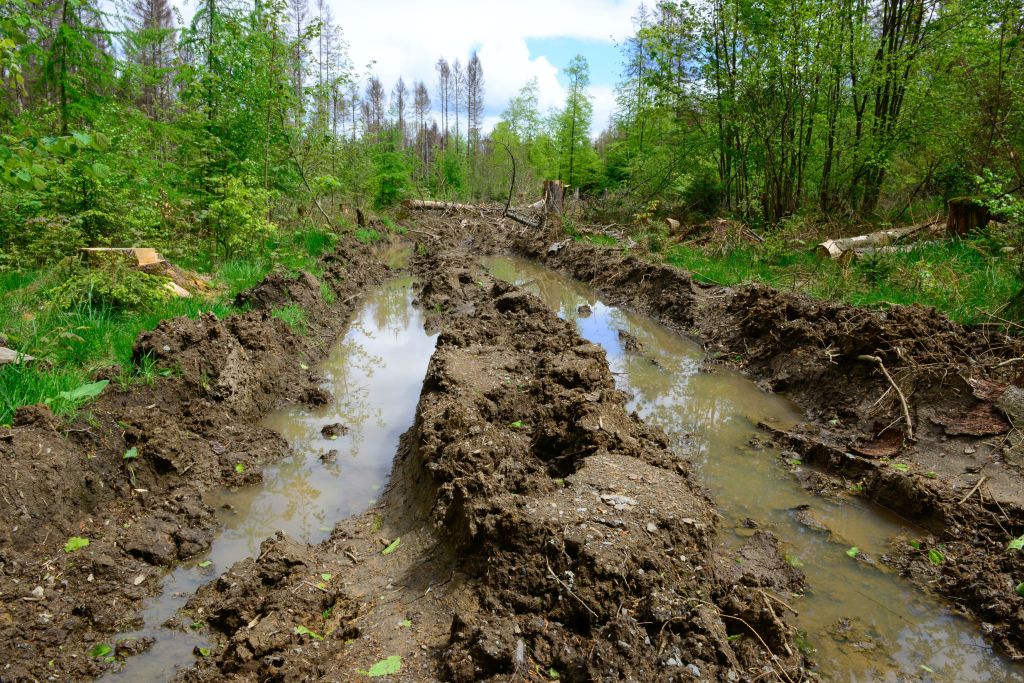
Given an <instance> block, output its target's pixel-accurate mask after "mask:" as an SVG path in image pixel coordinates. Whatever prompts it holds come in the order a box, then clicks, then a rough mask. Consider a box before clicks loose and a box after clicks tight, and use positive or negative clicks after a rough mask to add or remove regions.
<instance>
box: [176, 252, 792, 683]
mask: <svg viewBox="0 0 1024 683" xmlns="http://www.w3.org/2000/svg"><path fill="white" fill-rule="evenodd" d="M464 263H465V258H464V256H463V255H461V254H439V255H438V254H432V255H428V256H424V257H420V258H418V259H417V262H416V264H415V270H416V272H417V273H418V274H419V275H420V277H421V278H422V283H421V286H420V290H419V300H420V302H421V304H422V306H423V308H424V310H426V311H430V312H431V313H430V317H429V321H428V324H429V325H430V326H432V327H433V328H435V329H438V330H439V331H440V336H439V338H438V341H437V350H436V352H435V354H434V356H433V357H432V359H431V362H430V366H429V369H428V371H427V376H426V378H425V380H424V385H423V392H422V394H421V397H420V402H419V405H418V407H417V414H416V422H415V425H414V426H413V427H412V429H410V430H409V431H408V432H407V433H406V434H405V435H404V436H403V439H402V445H401V448H400V452H399V454H398V456H397V457H396V461H395V466H394V470H393V473H392V481H391V483H390V485H389V488H388V490H387V492H386V493H385V494H384V496H383V502H382V504H381V506H380V507H378V508H375V509H373V510H370V511H369V512H367V513H366V514H364V515H363V516H361V517H359V518H356V519H352V520H347V521H345V522H342V523H341V524H339V525H338V527H337V528H336V530H335V532H334V534H333V535H332V538H331V539H329V540H328V541H326V542H324V543H323V544H321V545H320V546H317V547H315V548H309V549H296V548H294V547H291V546H287V547H288V551H287V552H288V555H289V559H288V560H287V561H281V560H279V559H276V558H275V553H277V548H279V547H286V546H285V544H286V541H284V540H282V539H278V540H276V541H273V542H271V543H270V544H269V545H268V546H267V547H266V549H265V551H264V553H263V555H262V556H261V557H260V558H259V559H257V560H247V561H245V562H242V563H239V564H238V565H236V566H235V567H233V568H232V569H231V570H230V571H229V572H228V573H227V574H226V575H225V576H224V577H222V579H221V580H219V581H218V582H216V583H214V584H210V585H208V586H207V587H205V588H204V589H202V590H201V591H200V592H199V594H198V595H197V596H196V598H195V599H194V600H193V601H192V603H190V605H189V607H190V609H192V610H193V612H194V613H201V614H203V615H204V616H205V618H206V621H207V623H208V624H210V626H211V628H212V629H213V631H214V633H215V634H216V635H220V637H221V638H223V639H224V643H225V647H224V648H219V649H217V650H216V653H215V654H214V655H213V656H212V657H209V658H204V659H203V661H202V662H201V663H200V665H199V669H198V670H197V671H196V672H194V673H190V674H188V675H186V676H183V678H184V679H186V680H194V681H212V680H219V679H220V678H221V677H223V676H225V675H227V674H230V673H236V672H237V673H244V675H247V676H251V677H254V678H258V679H261V680H264V679H267V678H271V677H275V676H278V675H285V673H286V674H287V676H288V677H289V678H295V679H298V678H302V677H325V678H328V679H334V680H344V679H350V678H352V677H353V676H354V672H356V671H359V670H366V669H368V667H369V666H371V665H372V664H373V663H374V662H377V661H381V660H384V659H385V658H387V657H399V658H400V659H401V662H402V667H403V668H402V673H401V676H402V679H403V680H448V681H459V682H461V681H466V682H468V681H481V680H509V679H510V678H511V677H515V676H521V677H527V676H529V675H533V674H531V672H542V673H543V674H544V675H552V674H550V672H552V671H554V672H556V673H557V674H558V675H559V676H560V678H561V680H569V681H582V680H605V679H614V680H645V681H648V680H650V681H654V680H665V681H668V680H680V678H681V677H683V676H693V675H696V674H694V673H693V672H694V671H696V672H698V673H699V675H700V676H701V677H703V678H706V679H708V680H723V681H739V680H748V679H749V678H751V677H752V676H757V675H758V674H759V673H764V672H768V673H769V674H770V672H771V671H772V670H775V671H778V672H780V673H782V672H784V673H786V674H788V675H791V676H793V677H794V679H797V678H799V677H800V672H801V668H802V659H801V656H800V654H799V652H798V651H797V649H796V647H795V646H794V645H793V642H794V640H793V636H794V634H793V631H792V629H791V628H790V627H789V626H787V625H786V624H785V622H784V621H783V620H782V619H781V615H780V614H779V613H778V612H777V611H776V610H775V609H774V608H773V607H772V606H771V605H770V604H768V605H766V603H765V601H764V599H763V597H762V591H763V590H764V589H766V588H782V587H785V589H786V590H798V589H799V583H800V577H799V576H798V573H797V572H796V570H794V569H792V568H790V567H788V565H786V570H785V574H784V576H782V577H780V576H778V569H779V567H780V566H781V565H780V564H779V563H782V564H783V565H784V564H785V562H784V560H782V558H781V556H780V555H779V553H778V548H777V545H776V544H774V539H772V538H771V537H770V536H769V535H759V536H758V537H757V538H756V539H752V543H753V544H754V545H756V548H752V549H751V550H750V551H749V552H750V563H749V564H750V567H749V568H747V569H746V570H745V573H744V574H743V575H742V576H737V575H736V574H735V573H734V572H733V571H732V570H731V569H729V568H721V567H720V563H719V562H718V561H716V558H715V557H714V552H713V548H714V546H715V538H716V529H715V514H714V512H713V510H712V508H711V505H710V502H709V500H708V498H707V496H706V494H705V493H704V492H703V491H702V490H701V489H700V488H699V487H698V486H696V485H695V484H694V483H693V482H692V481H691V479H690V477H689V473H688V470H687V466H686V465H685V464H684V463H683V462H682V461H680V460H678V459H677V458H676V456H675V455H674V454H672V453H671V452H670V451H669V450H668V448H667V439H666V437H665V435H664V434H663V433H662V432H660V431H659V430H655V429H652V428H650V427H647V426H645V425H644V424H642V423H641V422H640V421H639V420H638V419H637V418H636V417H635V416H632V415H630V414H628V413H627V412H626V410H625V398H626V397H625V396H624V394H622V392H619V391H617V390H616V389H615V386H614V381H613V378H612V376H611V373H610V371H609V369H608V366H607V361H606V358H605V354H604V352H603V350H602V349H601V348H600V347H597V346H595V345H592V344H590V343H588V342H586V341H584V340H583V339H582V338H580V337H579V335H578V334H577V332H576V330H575V328H574V326H572V325H571V324H569V323H567V322H565V321H562V320H559V319H558V318H557V317H556V316H555V315H554V314H553V313H551V312H550V311H549V310H548V309H547V308H546V307H545V306H544V305H543V304H542V303H541V302H540V301H539V300H538V299H536V298H534V297H532V296H530V295H528V294H526V293H524V292H522V291H521V290H519V289H517V288H515V287H513V286H511V285H508V284H506V283H502V282H498V281H495V280H492V279H491V278H489V277H487V276H485V275H483V274H482V273H481V272H480V271H478V270H475V269H469V268H466V267H465V266H464V265H463V264H464ZM382 551H384V552H382ZM385 553H386V554H385ZM761 565H763V566H764V567H765V569H764V571H763V572H761V571H759V570H757V569H753V567H755V566H761ZM323 572H328V573H330V574H331V580H330V581H329V582H328V584H329V585H326V586H325V587H324V588H325V589H326V590H324V589H318V588H317V586H316V584H317V581H316V579H315V577H316V576H317V575H318V573H323ZM264 623H266V624H269V625H268V626H266V627H265V628H264V627H263V626H262V624H264ZM254 624H255V625H254ZM298 625H304V626H305V627H306V628H308V629H312V630H316V631H317V633H318V635H320V636H322V637H323V639H322V640H319V639H316V638H311V637H309V636H307V635H304V634H303V633H300V632H297V631H296V629H297V627H298ZM318 629H321V630H318ZM752 630H753V631H756V632H757V634H758V635H759V637H760V638H762V639H763V640H764V642H765V643H766V645H767V647H768V648H770V649H771V653H769V652H768V651H766V650H765V647H764V646H762V645H755V644H754V643H756V642H757V639H755V638H754V637H751V638H743V639H730V637H729V636H730V635H734V634H739V633H747V634H750V635H753V634H752V633H751V631H752ZM773 655H774V656H773ZM751 672H757V673H751Z"/></svg>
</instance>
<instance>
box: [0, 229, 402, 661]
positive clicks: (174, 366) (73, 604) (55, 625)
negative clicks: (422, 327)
mask: <svg viewBox="0 0 1024 683" xmlns="http://www.w3.org/2000/svg"><path fill="white" fill-rule="evenodd" d="M322 265H323V269H324V277H323V281H322V282H321V281H320V280H318V279H317V278H315V277H314V276H312V275H310V274H308V273H303V274H301V275H300V276H298V277H286V276H283V275H280V274H272V275H270V276H268V277H267V279H266V280H265V281H264V282H263V283H262V284H260V285H259V286H257V287H256V288H254V289H253V290H251V291H249V292H246V293H244V294H242V295H240V297H239V301H238V302H236V303H237V304H238V305H239V306H240V307H242V308H241V309H240V310H241V311H243V312H239V313H237V314H233V315H231V316H228V317H226V318H224V319H218V318H217V317H216V316H215V315H213V314H212V313H208V314H204V315H201V316H200V317H199V318H198V319H194V320H193V319H187V318H175V319H171V320H167V321H164V322H162V323H161V324H160V325H159V326H158V327H157V328H156V329H154V330H153V331H151V332H144V333H142V334H141V335H140V336H139V338H138V340H137V342H136V345H135V349H134V353H135V359H136V360H137V361H138V360H140V359H141V358H143V357H145V356H148V357H151V358H152V359H153V360H155V361H156V364H157V367H158V368H161V369H166V370H169V371H170V373H171V375H172V376H171V377H170V378H168V379H160V380H158V381H156V382H155V383H153V384H152V385H150V386H147V385H145V384H141V385H132V386H129V387H126V388H123V389H122V388H119V387H118V386H117V385H116V383H113V382H112V383H111V384H110V385H109V386H108V387H107V388H106V390H105V391H104V393H103V394H102V395H101V396H100V397H99V399H98V400H97V401H96V402H94V403H92V404H90V405H88V406H86V407H85V408H83V409H82V410H81V411H80V412H79V414H78V416H77V418H76V420H75V421H74V423H70V424H69V423H67V422H66V421H64V420H62V419H59V418H56V417H54V416H53V415H52V414H51V413H50V411H49V410H48V409H47V408H46V407H45V406H30V407H26V408H23V409H20V410H19V411H18V412H17V414H16V416H15V420H14V426H13V427H12V428H10V429H5V430H0V458H2V460H3V464H4V467H3V468H2V469H0V514H2V515H3V517H4V519H6V520H7V521H8V523H7V524H6V525H4V526H3V528H2V529H0V581H2V583H0V586H2V588H0V593H2V596H3V601H2V607H0V638H2V639H3V641H4V642H5V643H7V645H8V647H7V654H6V657H5V660H6V661H5V663H4V664H3V667H2V668H0V679H2V680H5V681H7V680H11V681H14V680H41V679H50V680H56V679H60V680H81V679H87V678H91V677H94V676H97V675H99V674H100V673H101V672H102V671H103V670H104V668H105V667H106V666H107V665H106V664H104V663H103V662H102V661H100V659H97V658H93V657H90V656H89V655H88V652H89V650H90V649H91V648H92V647H93V646H94V645H95V644H98V643H103V642H106V643H111V642H112V637H113V636H114V635H116V634H118V633H122V632H126V631H130V630H132V629H133V628H135V627H138V626H140V625H141V624H140V622H139V617H138V610H139V608H140V606H141V603H142V600H143V598H145V597H146V596H148V595H151V594H153V593H154V592H157V591H158V590H159V587H160V577H161V575H162V574H163V573H164V570H165V569H166V568H167V567H169V566H172V565H174V564H176V563H178V562H182V561H185V560H187V559H188V558H190V557H192V556H194V555H196V554H198V553H201V552H203V551H205V550H206V549H208V548H209V545H210V542H211V538H212V530H213V529H214V528H215V526H216V521H215V519H214V517H213V514H212V511H211V510H210V509H209V508H208V507H207V506H206V505H205V504H204V503H203V501H202V494H203V492H204V491H205V490H207V489H209V488H210V487H216V486H222V485H225V484H230V485H240V484H245V483H251V482H254V481H258V479H259V477H260V472H261V466H262V465H264V464H266V463H269V462H271V461H273V460H275V459H277V458H279V457H281V456H282V455H284V454H285V453H286V452H287V444H286V443H285V442H284V441H283V440H282V439H281V438H280V437H279V436H277V435H276V434H275V433H274V432H272V431H270V430H267V429H264V428H261V427H259V426H256V423H257V422H258V420H259V418H260V417H261V416H262V415H263V414H265V413H266V412H268V411H269V410H270V409H272V408H274V407H275V406H276V405H278V404H280V403H282V402H285V401H289V402H317V401H322V400H323V396H322V393H323V390H322V389H320V387H319V378H318V377H316V376H315V375H313V374H311V373H310V372H309V371H308V370H305V369H303V366H304V365H307V364H308V365H311V364H312V363H314V362H315V361H316V360H317V359H319V358H320V357H322V356H323V355H324V353H325V352H326V349H327V347H328V345H329V344H330V342H331V341H333V340H334V339H335V338H336V336H337V335H338V333H339V330H340V329H341V328H342V327H343V325H344V322H345V320H346V319H347V317H348V316H349V314H350V313H351V311H352V310H353V309H354V307H355V303H354V300H355V299H356V298H357V297H358V295H359V293H360V292H361V291H362V290H363V289H364V288H365V287H366V286H367V285H369V284H372V283H376V282H379V281H381V280H382V278H383V277H384V275H385V268H384V267H383V266H382V265H380V264H379V263H378V262H377V261H376V259H375V258H374V257H373V256H372V255H371V254H369V253H367V250H366V248H365V246H363V245H361V244H359V243H357V242H355V241H354V240H344V241H343V242H342V243H341V244H340V245H339V247H338V248H337V250H336V251H335V252H334V253H332V254H329V255H327V256H325V257H324V258H323V261H322ZM328 302H331V303H328ZM290 303H296V304H298V305H300V306H301V307H302V308H303V310H304V311H305V313H306V318H307V324H306V328H305V329H304V330H300V331H293V330H291V329H290V328H289V327H288V326H287V325H285V324H284V323H283V322H282V321H281V320H280V319H278V318H276V317H274V316H273V315H272V312H273V309H274V308H276V307H278V306H281V305H285V304H290ZM116 375H117V372H116V369H115V370H114V371H103V372H101V373H99V376H107V377H114V376H116ZM133 449H134V450H133ZM129 453H130V454H131V455H126V454H129ZM72 536H77V537H81V538H86V539H88V541H89V545H88V546H87V547H84V548H81V549H79V550H75V551H73V552H66V551H65V548H64V545H65V543H66V542H67V541H68V539H69V538H70V537H72ZM146 646H147V643H145V642H125V643H120V644H118V645H117V649H116V652H115V653H112V654H116V655H122V654H130V653H133V652H137V651H138V650H140V649H145V647H146ZM54 677H55V678H54Z"/></svg>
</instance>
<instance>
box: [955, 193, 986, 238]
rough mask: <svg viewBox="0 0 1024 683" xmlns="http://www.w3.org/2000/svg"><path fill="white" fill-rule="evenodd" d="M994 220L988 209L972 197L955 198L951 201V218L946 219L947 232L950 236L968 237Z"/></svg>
mask: <svg viewBox="0 0 1024 683" xmlns="http://www.w3.org/2000/svg"><path fill="white" fill-rule="evenodd" d="M990 220H992V214H991V213H990V212H989V210H988V208H987V207H986V206H984V205H983V204H981V203H980V202H978V201H977V200H975V199H974V198H972V197H954V198H953V199H950V200H949V216H948V217H947V218H946V232H947V233H948V234H950V235H961V236H963V235H966V234H968V233H969V232H971V231H972V230H975V229H981V228H984V227H985V226H987V225H988V222H989V221H990Z"/></svg>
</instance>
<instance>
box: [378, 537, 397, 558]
mask: <svg viewBox="0 0 1024 683" xmlns="http://www.w3.org/2000/svg"><path fill="white" fill-rule="evenodd" d="M401 542H402V539H401V538H396V539H395V540H393V541H391V543H389V544H388V547H387V548H384V550H381V551H380V554H381V555H390V554H391V553H393V552H395V551H396V550H398V545H399V544H400V543H401Z"/></svg>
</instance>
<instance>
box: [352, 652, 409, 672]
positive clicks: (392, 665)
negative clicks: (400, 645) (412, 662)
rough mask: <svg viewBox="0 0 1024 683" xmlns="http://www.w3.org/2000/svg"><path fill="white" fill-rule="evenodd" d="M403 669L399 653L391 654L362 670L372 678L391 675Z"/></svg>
mask: <svg viewBox="0 0 1024 683" xmlns="http://www.w3.org/2000/svg"><path fill="white" fill-rule="evenodd" d="M401 670H402V658H401V657H399V656H398V655H391V656H389V657H387V658H385V659H382V660H380V661H379V662H377V663H376V664H374V665H373V666H371V667H370V668H369V670H367V671H360V672H359V673H362V674H363V675H365V676H369V677H370V678H380V677H381V676H391V675H394V674H396V673H398V672H399V671H401Z"/></svg>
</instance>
